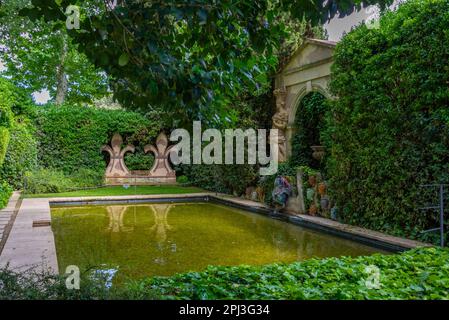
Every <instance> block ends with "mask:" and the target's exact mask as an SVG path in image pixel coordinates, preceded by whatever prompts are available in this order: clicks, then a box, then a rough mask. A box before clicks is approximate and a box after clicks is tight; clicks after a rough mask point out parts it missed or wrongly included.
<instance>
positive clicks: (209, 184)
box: [178, 164, 259, 196]
mask: <svg viewBox="0 0 449 320" xmlns="http://www.w3.org/2000/svg"><path fill="white" fill-rule="evenodd" d="M178 169H180V170H182V171H181V172H182V174H183V175H184V176H185V177H186V178H185V179H186V182H189V183H191V184H193V185H194V186H197V187H200V188H203V189H206V190H210V191H214V192H221V193H228V194H235V195H237V196H241V195H242V194H244V193H245V190H246V188H247V187H248V186H255V185H256V183H257V179H258V177H259V169H258V167H257V166H256V165H249V164H241V165H237V164H234V165H225V164H210V165H206V164H201V165H181V166H180V168H178Z"/></svg>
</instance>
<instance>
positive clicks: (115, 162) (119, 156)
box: [101, 133, 135, 179]
mask: <svg viewBox="0 0 449 320" xmlns="http://www.w3.org/2000/svg"><path fill="white" fill-rule="evenodd" d="M122 144H123V139H122V136H121V135H119V134H118V133H116V134H114V136H113V137H112V140H111V146H112V148H111V147H110V146H103V147H102V148H101V151H106V152H107V153H109V156H110V160H109V164H108V167H107V168H106V175H105V177H106V179H108V178H113V177H124V176H128V175H129V174H130V172H129V170H128V168H127V167H126V165H125V161H124V157H125V153H127V152H128V151H130V152H134V150H135V148H134V146H132V145H128V146H126V147H125V148H123V149H122Z"/></svg>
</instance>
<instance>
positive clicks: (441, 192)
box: [419, 184, 449, 247]
mask: <svg viewBox="0 0 449 320" xmlns="http://www.w3.org/2000/svg"><path fill="white" fill-rule="evenodd" d="M448 186H449V185H448V184H423V185H421V187H422V188H434V189H436V191H437V192H438V203H437V204H430V205H428V206H425V207H421V208H419V209H420V210H436V211H437V212H438V215H439V217H438V218H439V227H437V228H432V229H428V230H424V231H422V233H428V232H436V231H439V232H440V246H441V247H444V244H445V243H444V193H445V188H446V187H448Z"/></svg>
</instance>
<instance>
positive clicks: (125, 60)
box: [118, 53, 129, 67]
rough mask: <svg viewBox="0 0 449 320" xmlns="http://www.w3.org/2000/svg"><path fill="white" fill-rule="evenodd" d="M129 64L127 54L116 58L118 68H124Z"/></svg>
mask: <svg viewBox="0 0 449 320" xmlns="http://www.w3.org/2000/svg"><path fill="white" fill-rule="evenodd" d="M128 62H129V56H128V54H127V53H123V54H122V55H121V56H120V58H118V64H119V66H121V67H123V66H126V65H127V64H128Z"/></svg>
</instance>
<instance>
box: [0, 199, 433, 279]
mask: <svg viewBox="0 0 449 320" xmlns="http://www.w3.org/2000/svg"><path fill="white" fill-rule="evenodd" d="M186 201H189V202H190V201H204V202H207V201H210V202H213V203H219V204H224V205H228V206H232V207H235V208H239V209H243V210H247V211H251V212H254V213H259V214H263V215H266V216H269V217H272V218H275V219H279V220H283V221H286V222H290V223H292V224H295V225H299V226H302V227H306V228H309V229H313V230H318V231H321V232H325V233H328V234H332V235H335V236H338V237H342V238H346V239H350V240H353V241H357V242H360V243H363V244H366V245H369V246H373V247H376V248H379V249H383V250H386V251H392V252H398V251H404V250H408V249H412V248H416V247H429V246H431V245H430V244H427V243H423V242H419V241H414V240H409V239H405V238H399V237H394V236H390V235H387V234H384V233H381V232H377V231H373V230H368V229H364V228H360V227H356V226H351V225H347V224H343V223H340V222H337V221H333V220H330V219H326V218H321V217H313V216H308V215H301V214H291V213H279V212H275V211H273V210H272V209H271V208H269V207H268V206H266V205H265V204H262V203H259V202H255V201H251V200H247V199H241V198H237V197H234V196H230V195H225V194H219V193H211V192H204V193H187V194H164V195H161V194H159V195H133V196H129V195H128V196H90V197H64V198H62V197H61V198H30V199H23V201H22V204H21V206H20V209H19V212H18V214H17V217H16V220H15V222H14V224H13V226H12V229H11V232H10V234H9V237H8V239H7V241H6V244H5V247H4V249H3V251H2V252H1V254H0V267H1V266H5V265H6V264H7V263H9V266H10V268H11V269H16V270H24V269H29V268H30V267H33V266H37V267H40V268H43V269H46V270H49V271H50V272H54V273H58V263H57V256H56V247H55V241H54V236H53V231H52V230H51V226H45V223H43V224H44V225H43V226H35V227H33V222H36V221H39V222H45V221H51V212H50V210H51V209H50V207H51V206H64V205H86V204H114V203H130V204H131V203H151V202H186Z"/></svg>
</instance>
